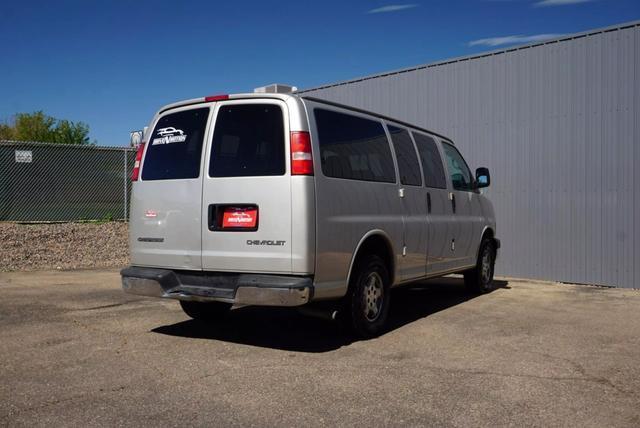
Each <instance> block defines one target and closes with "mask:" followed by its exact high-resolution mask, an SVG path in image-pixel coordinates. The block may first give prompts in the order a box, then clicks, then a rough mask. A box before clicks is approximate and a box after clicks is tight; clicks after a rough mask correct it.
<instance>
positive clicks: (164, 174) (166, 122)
mask: <svg viewBox="0 0 640 428" xmlns="http://www.w3.org/2000/svg"><path fill="white" fill-rule="evenodd" d="M208 117H209V109H208V108H199V109H194V110H185V111H181V112H178V113H170V114H167V115H164V116H162V117H161V118H160V120H158V123H157V124H156V127H155V129H154V130H153V133H152V134H151V138H149V142H148V143H147V144H148V147H147V153H146V154H145V157H144V165H143V167H142V180H174V179H185V178H197V177H198V176H199V175H200V156H201V155H202V141H203V136H204V131H205V127H206V125H207V118H208Z"/></svg>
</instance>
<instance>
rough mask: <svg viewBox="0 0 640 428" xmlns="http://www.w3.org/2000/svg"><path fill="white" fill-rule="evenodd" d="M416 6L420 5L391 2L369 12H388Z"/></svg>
mask: <svg viewBox="0 0 640 428" xmlns="http://www.w3.org/2000/svg"><path fill="white" fill-rule="evenodd" d="M414 7H418V5H417V4H415V3H411V4H390V5H388V6H382V7H378V8H376V9H371V10H370V11H368V12H367V13H387V12H397V11H399V10H405V9H413V8H414Z"/></svg>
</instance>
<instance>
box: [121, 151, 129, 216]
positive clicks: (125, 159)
mask: <svg viewBox="0 0 640 428" xmlns="http://www.w3.org/2000/svg"><path fill="white" fill-rule="evenodd" d="M122 152H123V153H124V172H123V174H122V176H123V178H124V221H125V222H127V221H129V216H128V213H127V200H128V199H129V195H128V193H129V188H128V187H129V186H127V149H124V150H123V151H122Z"/></svg>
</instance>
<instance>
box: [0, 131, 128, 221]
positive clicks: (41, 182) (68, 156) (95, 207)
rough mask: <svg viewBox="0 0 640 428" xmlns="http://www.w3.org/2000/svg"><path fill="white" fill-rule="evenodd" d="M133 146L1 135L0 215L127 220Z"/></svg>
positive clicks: (15, 218)
mask: <svg viewBox="0 0 640 428" xmlns="http://www.w3.org/2000/svg"><path fill="white" fill-rule="evenodd" d="M134 160H135V149H132V148H123V147H96V146H74V145H61V144H47V143H32V142H17V141H0V221H16V222H54V221H80V220H126V219H127V218H128V213H129V206H128V205H129V195H130V193H131V171H132V169H133V163H134Z"/></svg>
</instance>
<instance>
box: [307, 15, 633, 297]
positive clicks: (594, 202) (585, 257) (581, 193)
mask: <svg viewBox="0 0 640 428" xmlns="http://www.w3.org/2000/svg"><path fill="white" fill-rule="evenodd" d="M299 93H303V94H304V95H309V96H315V97H319V98H324V99H328V100H332V101H335V102H339V103H343V104H348V105H352V106H356V107H360V108H363V109H366V110H371V111H375V112H378V113H382V114H385V115H388V116H391V117H396V118H398V119H402V120H405V121H407V122H411V123H414V124H416V125H419V126H423V127H425V128H428V129H431V130H433V131H435V132H438V133H441V134H444V135H447V136H449V137H451V138H452V139H453V140H454V142H455V143H456V144H457V146H458V147H459V148H460V150H461V151H462V153H463V154H464V155H465V157H466V158H467V161H468V162H469V164H470V167H471V168H472V169H475V168H476V167H478V166H487V167H489V169H490V170H491V173H492V186H491V187H490V188H489V190H488V191H487V194H488V196H489V197H490V198H491V199H492V200H493V202H494V206H495V209H496V216H497V219H498V237H500V238H501V239H502V250H501V254H500V259H499V263H498V266H497V273H498V274H501V275H506V276H513V277H523V278H536V279H546V280H556V281H566V282H576V283H586V284H601V285H609V286H618V287H630V288H640V21H636V22H632V23H628V24H623V25H618V26H615V27H609V28H605V29H600V30H593V31H589V32H585V33H581V34H576V35H572V36H566V37H563V38H560V39H556V40H551V41H547V42H543V43H537V44H531V45H526V46H521V47H515V48H510V49H505V50H499V51H493V52H489V53H486V54H481V55H475V56H469V57H464V58H456V59H452V60H447V61H441V62H437V63H433V64H428V65H423V66H418V67H414V68H410V69H405V70H399V71H394V72H389V73H383V74H379V75H375V76H369V77H365V78H361V79H355V80H351V81H346V82H341V83H336V84H331V85H326V86H322V87H318V88H314V89H308V90H304V91H299Z"/></svg>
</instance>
